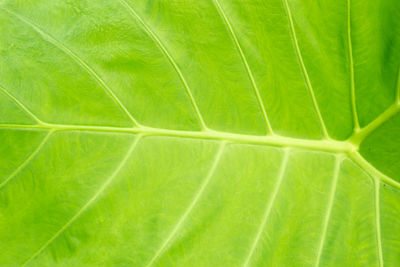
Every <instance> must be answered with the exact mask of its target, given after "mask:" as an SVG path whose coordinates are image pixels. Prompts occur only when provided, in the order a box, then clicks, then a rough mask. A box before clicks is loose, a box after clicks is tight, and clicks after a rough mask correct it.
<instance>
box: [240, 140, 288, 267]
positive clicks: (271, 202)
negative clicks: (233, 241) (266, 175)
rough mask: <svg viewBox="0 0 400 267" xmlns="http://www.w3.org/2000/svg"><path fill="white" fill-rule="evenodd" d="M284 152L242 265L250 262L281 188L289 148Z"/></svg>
mask: <svg viewBox="0 0 400 267" xmlns="http://www.w3.org/2000/svg"><path fill="white" fill-rule="evenodd" d="M284 153H285V154H284V157H283V161H282V164H281V168H280V170H279V174H278V180H277V182H276V185H275V188H274V191H273V193H272V195H271V199H270V200H269V201H268V202H267V206H266V209H265V213H264V216H263V219H262V221H261V224H260V226H259V228H258V231H257V234H256V236H255V238H254V241H253V243H252V245H251V248H250V251H249V254H248V255H247V258H246V261H245V262H244V264H243V266H244V267H247V266H248V265H249V263H250V260H251V257H252V256H253V254H254V251H255V250H256V248H257V245H258V243H259V240H260V238H261V235H262V233H263V231H264V228H265V225H266V223H267V221H268V218H269V215H270V213H271V211H272V207H273V205H274V203H275V199H276V196H277V195H278V193H279V189H280V188H281V185H282V181H283V178H284V175H285V171H286V167H287V165H288V161H289V160H288V159H289V153H290V151H289V149H288V148H287V149H285V152H284Z"/></svg>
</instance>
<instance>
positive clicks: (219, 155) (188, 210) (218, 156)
mask: <svg viewBox="0 0 400 267" xmlns="http://www.w3.org/2000/svg"><path fill="white" fill-rule="evenodd" d="M225 145H226V142H221V144H220V146H219V148H218V152H217V154H216V156H215V158H214V162H213V163H212V166H211V168H210V170H209V172H208V174H207V177H206V178H205V179H204V181H203V183H202V184H201V186H200V188H199V190H198V191H197V193H196V195H195V196H194V198H193V200H192V201H191V202H190V204H189V206H188V207H187V208H186V210H185V212H184V213H183V214H182V216H181V217H180V219H179V221H178V222H177V224H176V225H175V227H174V228H173V229H172V231H171V232H170V234H169V235H168V237H167V238H166V239H165V240H164V242H162V244H161V246H160V247H159V248H158V250H157V251H156V253H155V254H154V256H153V257H152V258H151V260H150V261H149V263H148V264H147V265H146V266H147V267H149V266H151V265H153V264H154V263H155V261H156V260H157V259H158V258H159V257H160V256H161V255H162V254H163V253H164V252H165V250H166V248H167V246H168V245H169V243H170V242H171V240H172V238H173V237H174V236H175V235H176V233H177V232H178V231H179V230H180V229H181V228H182V226H183V223H184V222H185V220H186V218H187V217H188V216H189V214H190V213H191V212H192V210H193V208H194V207H195V206H196V204H197V203H198V202H199V200H200V198H201V196H202V195H203V193H204V190H205V189H206V188H207V186H208V184H209V183H210V181H211V178H212V177H213V175H214V172H215V170H216V169H217V166H218V163H219V162H220V160H221V158H222V154H223V152H224V148H225Z"/></svg>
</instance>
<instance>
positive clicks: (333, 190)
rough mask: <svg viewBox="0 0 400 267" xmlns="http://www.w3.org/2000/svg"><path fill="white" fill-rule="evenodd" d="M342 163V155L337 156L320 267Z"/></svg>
mask: <svg viewBox="0 0 400 267" xmlns="http://www.w3.org/2000/svg"><path fill="white" fill-rule="evenodd" d="M341 163H342V155H340V156H336V162H335V169H334V171H333V179H332V180H333V181H332V186H331V192H330V195H329V201H328V209H327V210H326V213H325V219H324V224H323V228H322V234H321V240H320V243H319V247H318V253H317V261H316V263H315V266H316V267H318V266H319V265H320V262H321V256H322V251H323V249H324V244H325V239H326V232H327V230H328V226H329V220H330V217H331V213H332V207H333V203H334V200H335V194H336V187H337V183H338V180H339V171H340V165H341Z"/></svg>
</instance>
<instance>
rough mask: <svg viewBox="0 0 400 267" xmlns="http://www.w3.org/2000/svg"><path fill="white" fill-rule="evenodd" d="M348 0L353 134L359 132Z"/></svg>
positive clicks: (349, 14) (348, 16) (348, 15)
mask: <svg viewBox="0 0 400 267" xmlns="http://www.w3.org/2000/svg"><path fill="white" fill-rule="evenodd" d="M350 6H351V5H350V0H347V44H348V46H349V49H348V51H349V60H350V67H349V68H350V88H351V109H352V114H353V124H354V132H358V131H359V130H360V122H359V120H358V114H357V104H356V89H355V84H354V61H353V46H352V42H351V8H350Z"/></svg>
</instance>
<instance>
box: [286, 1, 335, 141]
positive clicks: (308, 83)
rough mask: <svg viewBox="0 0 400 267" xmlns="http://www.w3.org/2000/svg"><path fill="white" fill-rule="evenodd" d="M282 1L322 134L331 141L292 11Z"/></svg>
mask: <svg viewBox="0 0 400 267" xmlns="http://www.w3.org/2000/svg"><path fill="white" fill-rule="evenodd" d="M282 1H283V5H284V7H285V10H286V15H287V17H288V20H289V26H290V31H291V37H292V40H293V43H294V46H295V48H296V54H297V58H298V60H299V62H300V66H301V69H302V71H303V74H304V77H305V80H306V85H307V88H308V91H309V92H310V95H311V99H312V102H313V106H314V109H315V112H316V113H317V117H318V120H319V123H320V125H321V128H322V134H323V135H324V137H325V138H327V139H330V137H329V133H328V130H327V128H326V125H325V122H324V119H323V118H322V115H321V111H320V109H319V106H318V102H317V98H316V97H315V93H314V89H313V87H312V85H311V80H310V77H309V76H308V72H307V69H306V66H305V64H304V61H303V56H302V55H301V51H300V46H299V41H298V39H297V35H296V31H295V29H294V24H293V19H292V13H291V11H290V8H289V4H288V2H287V0H282Z"/></svg>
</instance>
